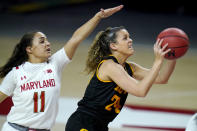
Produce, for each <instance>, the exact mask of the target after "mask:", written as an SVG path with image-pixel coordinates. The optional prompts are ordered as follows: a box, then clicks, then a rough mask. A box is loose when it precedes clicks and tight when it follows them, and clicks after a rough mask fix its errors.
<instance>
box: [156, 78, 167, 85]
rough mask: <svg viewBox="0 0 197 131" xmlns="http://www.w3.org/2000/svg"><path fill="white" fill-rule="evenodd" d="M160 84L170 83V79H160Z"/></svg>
mask: <svg viewBox="0 0 197 131" xmlns="http://www.w3.org/2000/svg"><path fill="white" fill-rule="evenodd" d="M158 84H168V79H166V80H162V81H160V82H159V83H158Z"/></svg>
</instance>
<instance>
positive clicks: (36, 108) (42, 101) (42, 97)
mask: <svg viewBox="0 0 197 131" xmlns="http://www.w3.org/2000/svg"><path fill="white" fill-rule="evenodd" d="M33 99H34V113H37V112H38V92H34V98H33ZM40 100H41V108H40V112H44V106H45V92H44V91H42V92H41V95H40Z"/></svg>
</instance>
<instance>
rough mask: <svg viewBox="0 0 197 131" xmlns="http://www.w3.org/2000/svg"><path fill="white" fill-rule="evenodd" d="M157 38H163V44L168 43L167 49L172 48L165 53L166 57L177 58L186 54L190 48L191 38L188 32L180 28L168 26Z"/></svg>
mask: <svg viewBox="0 0 197 131" xmlns="http://www.w3.org/2000/svg"><path fill="white" fill-rule="evenodd" d="M157 39H163V42H162V44H161V46H162V47H163V46H164V45H165V44H167V43H168V46H167V48H166V49H169V48H170V49H171V51H170V52H168V53H167V54H166V55H165V58H166V59H171V60H172V59H177V58H180V57H181V56H183V55H185V53H186V52H187V50H188V48H189V38H188V36H187V34H186V33H185V32H184V31H183V30H181V29H179V28H167V29H164V30H163V31H161V32H160V34H159V35H158V36H157Z"/></svg>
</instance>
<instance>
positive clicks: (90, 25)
mask: <svg viewBox="0 0 197 131" xmlns="http://www.w3.org/2000/svg"><path fill="white" fill-rule="evenodd" d="M122 8H123V5H120V6H117V7H114V8H109V9H105V10H104V9H101V10H100V11H99V12H98V13H96V15H95V16H94V17H93V18H91V19H90V20H89V21H88V22H86V23H85V24H83V25H82V26H81V27H79V28H78V29H77V30H76V31H75V32H74V34H73V35H72V37H71V38H70V40H69V41H68V42H67V43H66V44H65V46H64V49H65V52H66V54H67V56H68V57H69V58H70V59H72V58H73V56H74V54H75V51H76V49H77V47H78V46H79V44H80V43H81V42H82V41H83V40H84V39H85V38H87V37H88V35H89V34H90V33H91V32H92V31H93V30H94V28H95V27H96V26H97V24H98V23H99V22H100V20H101V19H103V18H107V17H109V16H111V15H113V14H114V13H116V12H118V11H119V10H121V9H122Z"/></svg>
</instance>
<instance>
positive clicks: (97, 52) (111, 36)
mask: <svg viewBox="0 0 197 131" xmlns="http://www.w3.org/2000/svg"><path fill="white" fill-rule="evenodd" d="M121 29H125V28H124V27H123V26H120V27H114V28H111V27H108V28H107V29H106V30H105V31H100V32H99V33H98V34H97V35H96V37H95V38H94V41H93V43H92V45H91V47H90V49H89V52H88V58H87V61H86V67H85V72H87V73H88V74H89V73H91V72H94V71H95V70H96V68H97V66H98V64H99V63H100V62H101V60H102V59H103V58H104V57H105V56H108V55H110V54H111V49H110V43H112V42H114V43H115V42H116V37H117V35H116V33H117V32H118V31H120V30H121Z"/></svg>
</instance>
